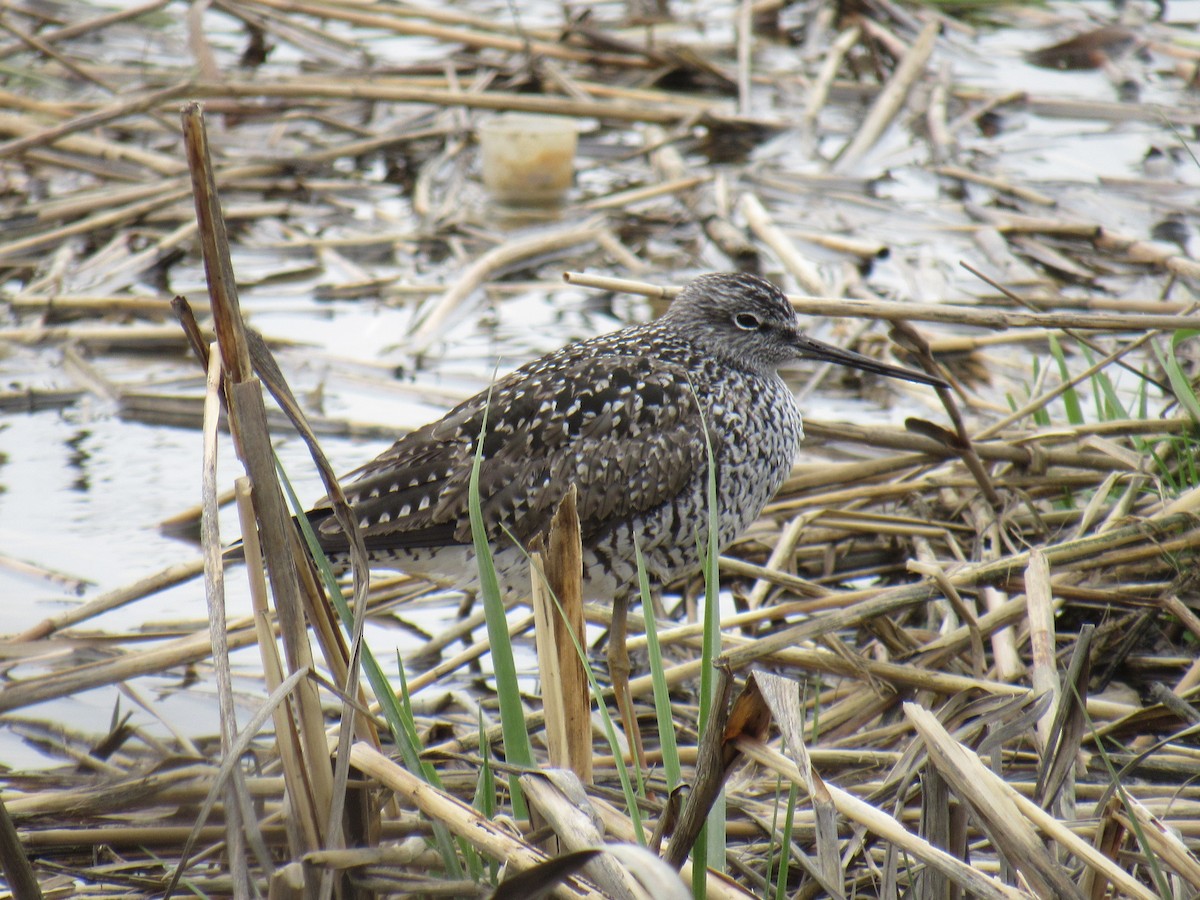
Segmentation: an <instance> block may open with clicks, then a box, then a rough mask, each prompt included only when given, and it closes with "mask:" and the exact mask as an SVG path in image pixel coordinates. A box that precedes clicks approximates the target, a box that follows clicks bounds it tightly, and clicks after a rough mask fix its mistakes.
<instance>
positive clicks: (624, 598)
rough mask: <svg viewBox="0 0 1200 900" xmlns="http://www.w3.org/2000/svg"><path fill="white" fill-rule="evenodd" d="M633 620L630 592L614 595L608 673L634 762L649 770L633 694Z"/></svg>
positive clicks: (609, 631)
mask: <svg viewBox="0 0 1200 900" xmlns="http://www.w3.org/2000/svg"><path fill="white" fill-rule="evenodd" d="M628 624H629V594H628V593H626V592H624V591H621V592H620V593H618V594H617V595H616V596H615V597H613V607H612V625H611V626H610V627H609V630H608V675H609V677H610V678H611V679H612V686H613V696H614V697H615V698H616V701H617V710H618V711H619V712H620V714H621V727H622V728H624V729H625V738H626V740H628V741H629V753H630V757H631V759H630V762H636V763H637V765H638V766H640V767H641V769H642V770H643V771H645V770H646V750H645V748H644V747H643V746H642V731H641V729H640V728H639V727H638V723H637V717H636V716H635V715H634V713H633V698H632V697H631V696H630V694H629V671H630V666H629V647H628V645H627V644H626V643H625V634H626V632H627V630H628Z"/></svg>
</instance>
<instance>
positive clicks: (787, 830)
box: [775, 781, 799, 900]
mask: <svg viewBox="0 0 1200 900" xmlns="http://www.w3.org/2000/svg"><path fill="white" fill-rule="evenodd" d="M798 797H799V793H798V791H797V789H796V782H794V781H793V782H790V784H789V786H788V805H787V816H786V817H785V818H784V820H783V846H782V847H780V850H779V875H778V877H777V878H776V879H775V900H784V898H785V897H786V896H787V883H788V869H789V868H790V866H791V862H792V828H793V827H794V825H795V821H796V800H797V798H798Z"/></svg>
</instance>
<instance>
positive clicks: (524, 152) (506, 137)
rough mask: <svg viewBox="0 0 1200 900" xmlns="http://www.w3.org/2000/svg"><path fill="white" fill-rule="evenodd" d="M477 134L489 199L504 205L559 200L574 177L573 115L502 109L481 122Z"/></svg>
mask: <svg viewBox="0 0 1200 900" xmlns="http://www.w3.org/2000/svg"><path fill="white" fill-rule="evenodd" d="M478 134H479V144H480V147H481V149H482V151H483V152H482V155H483V183H484V186H485V187H487V189H488V193H489V194H490V195H491V197H492V199H494V200H496V201H497V202H498V203H501V204H503V205H505V206H552V205H554V204H556V203H560V202H562V199H563V197H564V196H565V195H566V193H567V190H568V189H569V188H570V187H571V182H572V181H573V180H574V177H575V147H576V143H577V141H578V137H579V133H578V129H577V126H576V123H575V120H574V119H568V118H565V117H563V116H538V115H531V114H528V113H504V114H502V115H499V116H493V117H492V118H490V119H487V120H486V121H484V122H483V123H481V124H480V126H479V128H478Z"/></svg>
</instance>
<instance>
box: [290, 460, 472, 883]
mask: <svg viewBox="0 0 1200 900" xmlns="http://www.w3.org/2000/svg"><path fill="white" fill-rule="evenodd" d="M275 466H276V469H278V471H279V482H280V484H282V485H283V489H284V491H286V492H287V497H288V503H289V504H290V505H291V507H292V510H293V512H294V513H295V521H296V522H297V523H298V524H299V525H300V531H301V533H302V534H303V535H304V540H305V542H306V543H307V544H308V547H309V550H310V551H311V553H312V556H313V559H314V560H315V561H316V563H317V569H318V571H319V572H320V573H321V580H322V582H324V584H325V590H326V593H327V594H328V596H329V599H330V601H331V602H332V603H333V608H334V609H335V610H336V611H337V614H338V617H339V618H340V619H341V620H342V627H343V628H344V629H345V630H346V634H347V635H352V634H353V632H354V612H353V610H351V609H350V604H349V603H347V602H346V597H345V595H344V594H343V593H342V589H341V587H340V586H339V585H338V582H337V576H336V575H334V572H333V566H331V565H330V563H329V559H328V557H326V556H325V554H324V552H322V550H321V546H320V544H319V542H318V541H317V536H316V534H315V533H314V532H313V529H312V523H311V522H309V521H308V516H306V515H305V514H304V511H305V510H304V506H303V504H301V503H300V498H299V497H297V496H296V492H295V491H294V490H292V483H291V481H289V480H288V478H287V475H286V473H285V472H284V471H283V467H282V466H280V465H279V461H278V460H276V461H275ZM359 658H360V659H361V661H362V662H361V665H362V668H363V673H364V674H365V675H366V676H367V683H368V684H369V685H370V686H371V692H372V693H373V694H374V695H375V699H376V701H377V702H378V703H379V708H380V711H381V712H382V714H383V717H384V721H386V722H387V723H388V730H389V731H390V732H391V735H392V740H393V741H394V742H395V744H396V747H397V749H399V751H400V759H401V760H402V761H403V763H404V767H405V768H406V769H408V770H409V771H410V772H412V773H413V774H414V775H419V776H420V777H421V778H423V779H424V780H425V782H426V783H428V784H431V785H433V786H434V787H436V788H438V789H439V790H442V789H443V788H442V781H441V779H440V778H439V777H438V774H437V771H436V770H435V769H434V768H433V766H432V765H430V764H429V763H423V762H422V761H421V756H420V753H421V742H420V739H419V738H418V736H417V729H416V724H415V722H414V721H413V717H412V707H411V705H409V704H408V702H407V699H408V685H407V683H406V682H405V679H404V665H403V663H402V662H401V661H400V659H399V654H398V653H397V667H398V668H399V671H400V685H401V688H400V693H401V696H402V697H404V698H405V702H404V703H403V704H401V702H400V701H399V700H398V699H397V697H396V693H395V691H393V690H392V686H391V684H390V683H389V682H388V680H387V678H386V677H385V676H384V674H383V669H382V668H381V667H380V665H379V662H378V660H376V659H375V654H374V653H372V652H371V648H370V646H369V645H368V644H367V642H366V639H365V638H364V639H363V642H362V652H361V653H360V654H359ZM433 835H434V843H435V844H436V845H437V848H438V853H439V854H440V855H441V857H442V863H443V864H444V865H445V867H446V874H447V875H448V876H449V877H451V878H461V877H462V866H461V865H460V864H459V859H458V854H456V853H455V852H454V841H453V838H452V837H451V835H450V831H449V829H448V828H447V827H446V825H445V823H444V822H439V821H436V820H435V821H434V822H433Z"/></svg>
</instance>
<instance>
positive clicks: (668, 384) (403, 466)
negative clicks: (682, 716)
mask: <svg viewBox="0 0 1200 900" xmlns="http://www.w3.org/2000/svg"><path fill="white" fill-rule="evenodd" d="M804 357H809V358H817V359H832V361H835V362H841V363H843V364H847V365H852V366H855V367H857V368H864V369H869V370H872V371H877V372H881V373H883V374H888V375H894V376H898V377H907V378H910V379H911V380H916V381H925V382H927V383H935V382H936V381H937V379H930V378H929V377H928V376H923V375H921V374H920V373H915V372H909V371H908V370H904V369H898V368H896V367H892V366H886V365H884V364H882V363H878V362H875V361H874V360H870V359H868V358H866V357H861V356H857V355H856V354H852V353H848V352H847V351H842V350H838V349H837V348H833V347H829V346H827V345H824V344H821V343H819V342H816V341H813V340H812V339H810V338H807V337H805V336H804V335H803V334H802V333H801V332H800V331H799V327H798V323H797V322H796V317H795V314H794V313H793V311H792V308H791V306H790V305H789V303H788V301H787V299H786V297H784V295H783V294H782V293H781V292H780V291H779V289H778V288H776V287H775V286H774V285H772V284H770V283H769V282H767V281H764V280H762V279H760V278H757V277H755V276H751V275H740V274H738V275H707V276H703V277H701V278H698V279H696V280H695V281H693V282H691V283H690V284H689V285H687V287H686V288H685V289H684V290H683V292H682V293H681V294H680V295H679V297H678V298H677V299H676V300H675V301H674V303H673V304H672V305H671V308H670V309H669V310H668V311H667V313H666V314H665V315H664V316H663V317H662V318H660V319H658V320H657V321H654V322H651V323H649V324H645V325H635V326H632V327H629V328H624V329H621V330H620V331H616V332H613V333H612V334H607V335H602V336H600V337H596V338H592V339H591V340H586V341H581V342H579V343H575V344H570V345H568V346H566V347H564V348H562V349H561V350H558V351H556V352H554V353H551V354H549V355H547V356H544V357H542V358H541V359H539V360H535V361H534V362H531V363H528V364H527V365H524V366H522V367H521V368H519V369H517V370H516V371H514V372H512V373H510V374H509V375H506V376H505V377H503V378H501V379H499V380H498V381H497V382H496V383H495V384H494V385H492V387H491V389H490V390H489V391H484V392H482V393H480V394H478V395H476V396H475V397H472V398H471V399H470V400H467V401H466V402H464V403H461V404H459V406H457V407H455V408H454V409H453V410H451V411H450V412H449V413H447V414H446V415H445V416H444V417H443V418H442V419H440V420H438V421H437V422H433V423H431V424H429V425H426V426H425V427H423V428H420V429H417V430H416V431H413V432H411V433H409V434H407V435H405V436H404V437H402V438H401V439H400V440H398V441H397V442H396V443H395V444H393V445H392V447H391V448H389V449H388V450H387V451H386V452H384V453H383V454H381V455H380V456H379V457H378V458H376V459H375V460H373V461H372V462H370V463H368V464H367V465H366V466H364V467H363V468H362V469H360V470H358V471H357V472H354V473H352V475H351V478H352V480H351V481H350V482H349V484H348V485H346V487H345V491H346V495H347V498H348V499H349V501H350V504H351V506H352V507H353V508H354V510H355V512H356V513H357V515H358V518H359V523H360V525H361V527H362V531H363V537H364V540H365V542H366V546H367V552H368V554H369V556H370V557H371V560H372V562H373V563H374V564H377V565H380V566H385V567H388V568H396V569H400V570H403V571H406V572H408V573H410V574H415V575H423V576H426V577H429V578H431V579H432V580H435V581H438V582H441V583H443V584H448V585H453V586H455V587H458V588H460V589H463V590H472V589H474V588H475V587H477V585H478V575H477V572H476V566H475V561H474V554H473V552H472V549H471V534H470V522H469V516H468V512H467V488H468V480H469V477H470V473H471V466H472V463H473V461H474V458H475V448H476V441H477V440H478V438H479V435H480V430H481V428H482V425H483V421H484V414H485V409H486V415H487V433H486V436H485V438H484V445H483V460H482V468H481V472H480V494H481V498H482V510H483V516H484V521H485V524H486V527H487V530H488V535H489V538H490V540H491V542H492V544H493V547H494V548H495V554H494V557H495V561H496V567H497V571H498V574H499V576H500V581H501V585H502V587H503V588H504V589H505V590H506V591H510V592H511V591H524V590H527V589H528V583H529V576H528V566H527V564H526V561H525V557H524V554H523V553H521V551H520V550H518V549H516V548H515V547H514V546H513V545H512V541H511V540H510V539H509V538H508V537H507V536H506V534H505V533H506V532H507V533H508V534H510V535H512V537H513V538H515V539H516V540H517V541H519V542H520V543H521V544H522V545H524V544H525V543H527V542H528V541H529V539H531V538H532V537H533V536H535V535H536V534H538V533H539V532H541V531H542V530H544V529H545V528H546V526H547V524H548V523H549V520H550V517H551V516H552V515H553V513H554V511H555V509H556V508H557V506H558V503H559V501H560V500H561V498H562V496H563V494H564V492H565V491H566V490H567V488H568V486H569V485H570V484H571V483H574V484H575V485H576V486H577V488H578V492H579V497H578V509H579V518H580V525H581V528H582V532H583V545H584V567H585V590H587V592H588V593H589V594H590V595H593V596H597V597H602V596H605V595H607V596H609V597H611V596H612V595H613V592H616V591H626V590H630V589H632V588H633V587H634V585H635V576H636V569H635V566H634V549H633V548H634V540H633V535H634V534H637V536H638V542H639V544H640V546H641V549H642V553H643V555H644V557H645V560H646V564H647V568H648V571H649V574H650V576H651V578H652V579H654V580H655V581H657V582H658V583H660V584H661V583H664V582H667V581H671V580H673V579H675V578H678V577H681V576H683V575H687V574H689V573H691V572H694V571H696V570H697V569H698V568H699V563H700V561H699V558H698V555H697V550H696V547H697V537H698V536H699V538H700V539H701V541H702V542H703V541H704V538H705V533H706V531H707V523H708V515H707V511H706V503H705V499H704V498H705V495H706V480H707V462H706V459H707V457H706V451H705V443H704V434H705V428H706V427H707V432H708V439H709V441H710V442H711V445H712V451H713V454H714V458H715V460H716V465H717V485H718V504H719V523H720V525H719V533H718V544H719V545H720V546H722V547H724V546H726V545H727V544H729V543H730V542H731V541H732V540H733V539H734V538H736V537H737V535H738V534H739V533H740V532H741V531H742V530H743V529H744V528H745V527H746V526H747V525H749V524H750V522H752V521H753V520H754V519H755V518H756V517H757V516H758V514H759V513H760V512H761V511H762V508H763V506H764V505H765V504H766V503H767V501H768V500H769V499H770V498H771V496H772V495H773V494H774V493H775V491H777V490H778V489H779V487H780V485H781V484H782V483H783V481H784V479H785V478H786V477H787V475H788V473H789V472H790V470H791V466H792V462H793V460H794V459H795V457H796V454H797V452H798V450H799V447H800V442H801V440H802V438H803V430H802V425H801V418H800V410H799V409H798V407H797V405H796V401H795V398H794V397H793V395H792V393H791V391H790V390H789V389H788V387H787V385H786V384H784V382H783V380H782V379H781V378H780V377H779V375H778V374H777V372H776V369H777V367H778V366H779V365H781V364H782V363H785V362H788V361H790V360H794V359H797V358H804ZM312 516H313V517H314V519H316V520H318V529H317V533H318V535H319V537H320V538H321V540H322V543H323V544H325V545H326V550H327V551H328V552H331V553H333V554H339V553H341V552H344V550H345V546H346V542H345V537H344V536H343V535H342V534H341V532H340V530H339V529H338V526H337V523H336V522H335V521H334V520H333V518H332V517H331V516H325V517H322V516H321V510H316V511H314V513H313V514H312Z"/></svg>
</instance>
